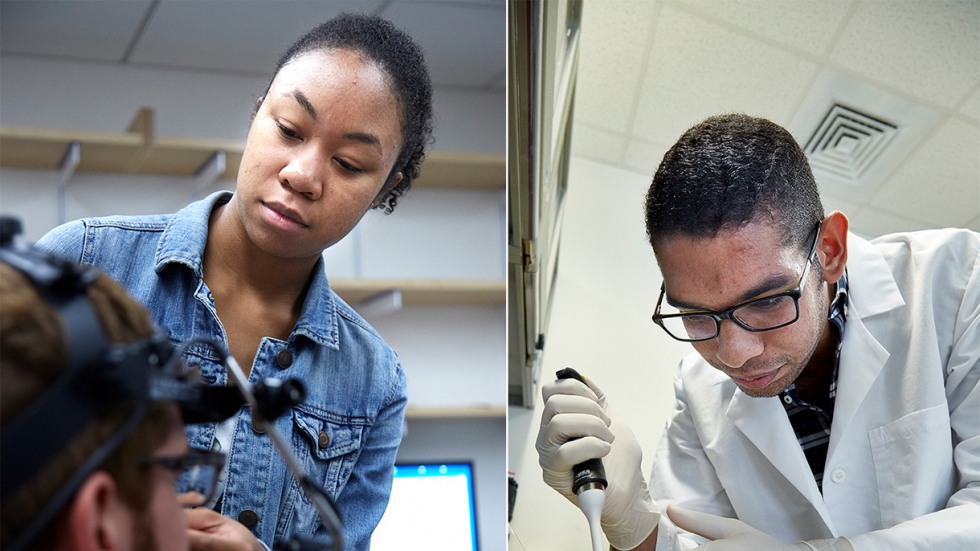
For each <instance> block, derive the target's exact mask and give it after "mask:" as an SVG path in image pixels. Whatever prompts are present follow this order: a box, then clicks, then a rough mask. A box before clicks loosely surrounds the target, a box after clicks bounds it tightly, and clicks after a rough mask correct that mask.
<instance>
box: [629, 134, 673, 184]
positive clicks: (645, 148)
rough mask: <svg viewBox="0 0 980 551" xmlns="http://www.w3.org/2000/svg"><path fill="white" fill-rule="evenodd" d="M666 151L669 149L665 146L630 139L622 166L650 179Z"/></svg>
mask: <svg viewBox="0 0 980 551" xmlns="http://www.w3.org/2000/svg"><path fill="white" fill-rule="evenodd" d="M667 149H669V147H668V146H666V145H661V144H656V143H653V142H647V141H644V140H639V139H632V140H630V141H629V143H628V144H626V154H625V156H624V160H623V165H624V166H625V167H626V168H629V169H630V170H633V171H635V172H638V173H640V174H643V175H644V176H646V177H648V178H651V179H652V178H653V174H654V173H655V172H656V171H657V168H658V167H659V166H660V161H662V160H663V158H664V153H666V152H667Z"/></svg>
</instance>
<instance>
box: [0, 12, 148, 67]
mask: <svg viewBox="0 0 980 551" xmlns="http://www.w3.org/2000/svg"><path fill="white" fill-rule="evenodd" d="M149 5H150V2H148V1H137V0H133V1H131V2H94V1H87V2H86V1H75V2H70V1H51V2H38V1H35V0H30V1H18V0H4V1H3V2H0V50H2V51H3V53H5V54H9V53H24V54H32V55H47V56H64V57H70V58H74V59H91V60H98V61H120V60H122V59H123V56H124V55H125V54H126V49H127V47H128V46H129V43H130V41H131V40H132V38H133V36H134V35H135V34H136V31H137V29H138V28H139V25H140V21H141V20H142V19H143V15H144V14H145V13H146V11H147V8H148V7H149Z"/></svg>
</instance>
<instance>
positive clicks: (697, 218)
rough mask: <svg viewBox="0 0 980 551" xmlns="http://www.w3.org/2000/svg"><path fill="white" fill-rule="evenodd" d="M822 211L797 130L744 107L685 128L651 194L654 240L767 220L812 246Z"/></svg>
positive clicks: (788, 238) (793, 240)
mask: <svg viewBox="0 0 980 551" xmlns="http://www.w3.org/2000/svg"><path fill="white" fill-rule="evenodd" d="M823 217H824V210H823V205H822V204H821V202H820V195H819V193H818V191H817V184H816V181H815V180H814V178H813V172H812V171H811V170H810V165H809V163H808V162H807V159H806V155H805V154H804V153H803V150H802V149H801V148H800V146H799V144H798V143H797V142H796V140H795V139H793V136H792V135H791V134H790V133H789V132H788V131H787V130H786V129H784V128H782V127H781V126H779V125H777V124H775V123H773V122H771V121H768V120H766V119H762V118H757V117H750V116H747V115H743V114H728V115H719V116H714V117H710V118H708V119H706V120H704V121H703V122H701V123H699V124H697V125H696V126H694V127H692V128H691V129H689V130H688V131H687V132H685V133H684V134H683V135H682V136H681V137H680V139H679V140H678V141H677V143H676V144H674V146H673V147H671V148H670V150H669V151H667V153H666V154H665V155H664V158H663V161H662V162H661V163H660V167H659V168H658V169H657V172H656V174H655V175H654V177H653V183H652V184H651V185H650V189H649V190H648V191H647V196H646V227H647V238H648V239H649V241H650V244H651V245H655V244H656V243H657V242H658V241H661V240H662V239H664V238H667V237H670V236H672V235H678V234H680V235H686V236H691V237H698V238H700V237H708V238H710V237H714V236H715V235H717V234H718V232H720V231H723V230H734V229H738V228H740V227H743V226H745V225H746V224H748V223H750V222H761V223H766V224H773V225H776V226H778V227H779V228H780V230H781V231H780V233H781V235H783V237H784V244H787V245H789V244H794V245H796V246H799V247H806V246H807V245H808V243H807V241H808V240H811V239H812V238H813V228H814V227H815V226H816V224H817V223H818V222H819V221H820V220H822V219H823Z"/></svg>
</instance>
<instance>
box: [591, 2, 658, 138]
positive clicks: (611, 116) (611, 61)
mask: <svg viewBox="0 0 980 551" xmlns="http://www.w3.org/2000/svg"><path fill="white" fill-rule="evenodd" d="M608 6H609V4H604V3H598V2H585V3H584V6H583V9H582V32H581V40H580V42H579V65H578V83H577V89H576V91H575V117H576V118H577V119H580V120H582V121H585V122H588V123H590V124H592V125H595V126H598V127H602V128H606V129H609V130H612V131H616V132H623V133H626V132H628V129H629V127H630V121H631V119H632V115H633V108H634V105H635V104H636V98H637V92H638V88H639V83H640V82H641V79H642V77H643V75H642V71H641V70H639V69H638V68H641V67H643V66H645V63H644V62H645V60H646V57H647V51H648V50H649V42H650V39H649V32H650V28H651V26H652V22H653V21H655V19H656V18H655V14H656V11H657V7H656V6H657V4H656V3H654V2H648V1H643V0H639V1H623V2H617V3H616V9H609V8H608Z"/></svg>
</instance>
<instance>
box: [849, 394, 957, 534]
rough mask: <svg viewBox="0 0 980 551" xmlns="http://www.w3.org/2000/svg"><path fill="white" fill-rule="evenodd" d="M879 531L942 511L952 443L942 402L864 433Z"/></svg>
mask: <svg viewBox="0 0 980 551" xmlns="http://www.w3.org/2000/svg"><path fill="white" fill-rule="evenodd" d="M868 436H869V439H870V444H871V454H872V457H873V458H874V466H875V475H876V476H877V477H878V499H879V503H880V504H881V522H882V526H883V527H887V526H894V525H896V524H898V523H900V522H904V521H906V520H909V519H912V518H915V517H918V516H921V515H924V514H927V513H931V512H933V511H936V510H938V509H941V508H942V507H943V506H945V503H946V498H947V496H949V494H950V493H951V491H952V487H953V483H954V469H953V440H952V432H951V430H950V427H949V410H948V409H947V406H946V404H945V403H943V404H940V405H938V406H934V407H930V408H926V409H921V410H919V411H915V412H912V413H909V414H908V415H905V416H903V417H901V418H899V419H897V420H895V421H892V422H891V423H888V424H887V425H883V426H881V427H878V428H876V429H873V430H871V431H870V432H869V433H868Z"/></svg>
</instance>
